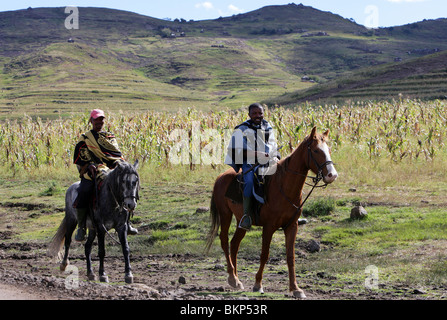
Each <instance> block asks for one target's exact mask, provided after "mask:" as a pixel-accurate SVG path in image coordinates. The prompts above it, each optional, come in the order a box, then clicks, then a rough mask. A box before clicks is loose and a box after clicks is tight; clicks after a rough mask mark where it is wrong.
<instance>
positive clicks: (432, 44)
mask: <svg viewBox="0 0 447 320" xmlns="http://www.w3.org/2000/svg"><path fill="white" fill-rule="evenodd" d="M79 16H80V21H79V26H80V29H79V30H67V29H66V28H65V26H64V22H65V19H66V18H67V17H68V14H65V12H64V8H62V7H60V8H37V9H34V8H33V9H26V10H19V11H8V12H0V66H2V65H3V68H2V72H1V73H0V81H1V82H0V83H1V89H2V93H3V95H2V96H3V97H1V98H0V113H1V114H4V116H8V114H11V113H12V112H16V111H20V112H22V111H23V110H26V109H29V108H31V109H33V110H34V111H35V112H38V113H39V112H45V113H46V114H50V113H52V112H54V111H53V110H61V109H64V110H67V111H66V112H70V110H72V111H73V110H78V109H79V108H80V107H82V108H84V107H85V108H88V107H89V105H90V104H92V103H96V104H97V105H99V106H108V107H109V108H113V109H120V108H123V107H128V108H134V109H147V108H155V109H160V108H162V107H163V108H166V110H172V109H174V108H183V107H190V106H194V107H198V108H205V109H215V108H220V107H229V108H240V107H242V106H244V105H247V104H249V103H250V102H251V101H253V100H258V101H259V100H263V101H264V100H265V101H267V100H269V101H271V100H272V99H273V100H274V99H275V98H272V97H277V96H281V97H284V95H287V94H289V95H293V94H294V93H295V92H297V90H304V89H307V88H310V87H315V88H316V87H318V86H320V85H323V84H325V83H328V82H331V81H335V80H336V79H339V78H341V77H343V76H346V75H349V74H352V73H354V72H356V71H357V70H362V69H364V68H375V66H380V65H383V64H387V63H388V64H397V63H398V62H395V61H402V62H405V61H408V60H410V59H413V58H414V57H423V56H426V55H427V54H429V53H432V51H433V50H438V51H443V50H447V43H445V42H444V41H443V39H444V38H445V37H446V36H445V35H447V19H438V20H435V21H433V20H427V21H422V22H420V23H416V24H411V25H405V26H400V27H394V28H381V29H375V30H369V29H367V28H365V27H363V26H361V25H358V24H356V23H355V22H353V21H351V20H349V19H345V18H343V17H341V16H339V15H334V14H332V13H330V12H323V11H320V10H318V9H314V8H312V7H307V6H303V5H295V4H289V5H284V6H266V7H263V8H260V9H258V10H254V11H251V12H248V13H244V14H239V15H234V16H231V17H222V18H219V19H215V20H201V21H185V20H182V19H180V20H179V19H176V20H174V21H166V20H161V19H157V18H152V17H147V16H143V15H139V14H136V13H133V12H127V11H121V10H115V9H107V8H85V7H79ZM304 18H305V19H304ZM444 31H445V32H444ZM68 39H70V40H71V42H68V41H67V40H68ZM70 75H71V76H70ZM303 79H310V80H311V81H308V80H303ZM48 88H52V89H51V90H49V89H48ZM36 99H38V100H39V102H38V103H35V102H33V101H35V100H36ZM280 100H281V99H278V101H280ZM300 101H301V100H300ZM296 102H298V100H297V101H296ZM291 103H292V104H293V101H292V102H291ZM36 104H38V105H44V106H43V107H41V108H35V105H36ZM64 112H65V111H64Z"/></svg>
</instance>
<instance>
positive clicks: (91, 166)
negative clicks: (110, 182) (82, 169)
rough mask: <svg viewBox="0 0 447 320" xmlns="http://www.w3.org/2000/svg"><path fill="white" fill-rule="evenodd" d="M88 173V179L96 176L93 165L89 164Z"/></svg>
mask: <svg viewBox="0 0 447 320" xmlns="http://www.w3.org/2000/svg"><path fill="white" fill-rule="evenodd" d="M88 172H89V173H90V177H92V178H93V177H95V176H96V166H95V165H94V164H91V165H89V166H88Z"/></svg>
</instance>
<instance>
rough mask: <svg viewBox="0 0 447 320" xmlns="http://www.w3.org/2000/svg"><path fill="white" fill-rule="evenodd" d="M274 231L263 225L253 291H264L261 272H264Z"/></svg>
mask: <svg viewBox="0 0 447 320" xmlns="http://www.w3.org/2000/svg"><path fill="white" fill-rule="evenodd" d="M274 232H275V231H274V230H271V228H268V227H264V228H263V230H262V250H261V262H260V265H259V270H258V272H257V273H256V282H255V285H254V286H253V292H260V293H264V289H263V288H262V274H263V272H264V267H265V264H266V263H267V260H268V258H269V252H270V243H271V241H272V236H273V233H274Z"/></svg>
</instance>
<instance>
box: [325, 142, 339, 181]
mask: <svg viewBox="0 0 447 320" xmlns="http://www.w3.org/2000/svg"><path fill="white" fill-rule="evenodd" d="M321 151H323V153H324V155H325V156H326V162H327V161H330V162H329V163H328V164H327V165H326V169H327V174H326V175H324V176H323V182H324V183H332V182H334V181H335V179H337V177H338V173H337V170H335V167H334V164H333V163H332V159H331V154H330V152H329V147H328V146H327V144H326V143H323V144H322V146H321Z"/></svg>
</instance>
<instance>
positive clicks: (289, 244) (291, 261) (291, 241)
mask: <svg viewBox="0 0 447 320" xmlns="http://www.w3.org/2000/svg"><path fill="white" fill-rule="evenodd" d="M297 231H298V222H296V223H293V224H291V225H290V226H289V227H288V228H287V229H286V230H284V234H285V238H286V254H287V267H288V269H289V290H290V292H292V294H293V296H294V297H295V298H300V299H305V298H306V295H305V294H304V291H303V290H301V289H300V288H298V284H297V283H296V275H295V240H296V234H297Z"/></svg>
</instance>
